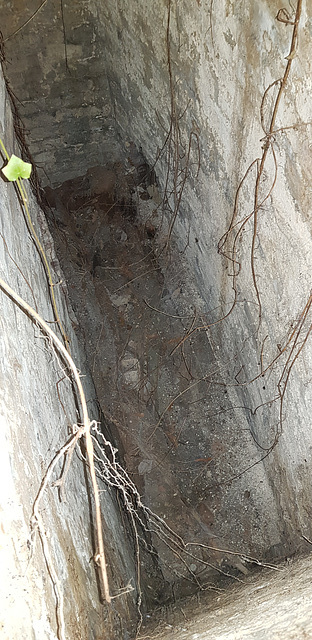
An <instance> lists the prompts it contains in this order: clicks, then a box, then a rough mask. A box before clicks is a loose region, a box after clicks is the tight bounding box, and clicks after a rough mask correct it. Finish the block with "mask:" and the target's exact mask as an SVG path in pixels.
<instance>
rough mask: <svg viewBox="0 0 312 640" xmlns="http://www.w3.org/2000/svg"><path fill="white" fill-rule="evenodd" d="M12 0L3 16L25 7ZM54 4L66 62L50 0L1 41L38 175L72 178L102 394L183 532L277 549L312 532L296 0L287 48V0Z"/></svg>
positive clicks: (245, 547)
mask: <svg viewBox="0 0 312 640" xmlns="http://www.w3.org/2000/svg"><path fill="white" fill-rule="evenodd" d="M3 4H4V3H3ZM17 5H18V3H14V2H13V3H10V4H8V5H7V4H6V6H3V8H2V12H3V17H4V20H3V32H4V36H5V37H7V36H8V35H10V34H11V33H12V31H14V29H15V28H16V27H17V26H18V25H20V24H21V23H22V22H23V21H25V19H27V17H28V16H29V15H30V14H31V13H32V12H33V11H34V10H35V8H36V7H37V5H36V7H34V6H33V5H32V3H29V4H28V6H27V15H26V14H25V11H26V10H25V8H23V12H21V10H18V11H15V12H14V8H15V9H18V6H17ZM300 6H301V3H298V7H299V8H300ZM63 9H64V22H65V27H66V28H65V40H66V47H67V65H68V68H67V69H66V56H65V48H64V41H63V39H64V30H63V23H62V19H61V18H62V17H61V14H60V5H59V4H57V3H53V2H51V3H47V4H46V5H44V6H43V7H42V9H41V10H40V13H38V14H37V15H36V16H35V17H34V18H33V20H32V21H31V22H30V23H29V24H28V25H27V26H26V27H24V29H23V30H22V31H21V32H20V33H18V34H16V35H15V36H12V37H11V38H10V39H9V40H7V42H6V55H7V61H8V64H7V67H6V70H7V74H8V75H9V78H10V80H11V83H12V86H13V88H14V91H15V93H16V95H17V97H18V98H19V100H21V102H22V103H23V104H22V105H21V107H20V109H21V114H22V116H23V118H24V119H25V122H26V124H27V127H28V129H29V142H30V148H31V150H32V152H33V154H34V157H35V158H36V160H37V161H38V162H39V165H40V163H42V164H43V165H44V169H45V171H46V172H47V174H48V176H49V177H48V179H47V178H46V177H45V178H44V181H45V184H50V185H51V186H52V187H56V186H59V185H60V183H64V182H65V181H66V180H68V179H70V178H71V179H74V178H75V177H77V179H78V182H75V180H73V182H72V183H71V185H70V184H68V183H66V184H65V185H63V188H62V187H60V191H58V190H56V193H54V194H52V200H51V206H53V207H54V210H55V214H54V215H55V216H56V227H57V240H56V241H57V242H58V246H59V251H60V255H61V260H62V264H63V268H64V271H65V272H66V275H67V279H68V281H69V282H70V283H71V299H72V301H73V304H74V306H75V311H76V313H77V316H79V322H80V328H81V331H82V338H81V339H84V340H85V343H86V345H87V347H88V349H87V350H88V353H89V357H90V366H92V368H93V376H94V380H95V385H96V389H97V396H98V400H99V403H100V405H101V407H102V411H103V412H104V413H105V414H106V415H107V417H108V419H110V420H111V421H112V424H114V425H115V427H116V431H117V430H118V436H117V437H118V438H119V440H120V442H121V446H122V448H123V453H124V459H125V461H126V463H127V468H128V470H129V472H130V473H131V474H133V477H135V479H136V481H137V484H138V486H139V489H140V492H141V494H142V496H143V497H144V499H145V500H146V502H147V504H148V505H149V506H150V507H151V508H153V509H154V510H155V511H156V512H157V513H158V514H159V515H160V516H161V517H162V518H164V519H165V521H166V522H167V523H168V524H169V525H170V526H172V527H173V528H174V529H175V530H176V531H177V532H178V533H179V534H180V535H182V534H183V535H184V536H185V540H186V541H187V542H194V541H197V542H199V543H201V544H208V546H209V547H211V546H212V547H213V546H218V547H220V546H222V547H223V548H226V549H228V548H229V547H231V548H232V549H235V550H239V551H242V552H243V553H244V554H247V553H249V554H252V555H257V556H259V557H261V558H264V557H274V558H281V557H285V556H286V555H289V554H291V553H293V552H296V551H299V550H300V549H302V538H301V535H302V534H304V535H307V536H308V537H311V535H312V531H311V522H310V520H311V519H310V499H309V488H310V485H311V464H310V463H311V446H312V441H311V436H310V432H309V427H308V425H309V416H310V413H311V394H310V391H309V389H310V371H311V347H310V343H309V340H308V338H309V331H310V322H311V320H310V303H311V300H310V277H309V276H310V272H311V255H312V252H311V249H312V247H311V234H310V222H309V216H310V209H311V192H310V177H311V154H310V136H311V127H310V124H309V123H310V122H311V101H310V93H309V88H310V77H311V14H310V10H309V7H308V5H307V3H305V2H303V3H302V8H301V13H300V16H299V14H298V16H299V18H300V19H299V22H298V25H297V27H298V39H297V40H296V41H295V42H294V48H293V49H291V41H292V33H293V29H294V26H295V24H294V23H295V11H294V10H293V9H292V8H289V9H285V10H284V9H283V10H282V7H281V6H280V4H279V3H278V2H271V1H270V2H269V0H262V1H261V2H258V3H256V4H255V3H251V5H250V6H249V7H246V3H244V2H234V1H233V2H232V1H231V0H221V1H220V2H218V3H215V2H212V1H211V0H197V1H196V2H195V0H194V2H193V3H190V2H186V1H185V2H184V0H182V1H181V2H180V1H179V2H173V0H171V2H164V1H161V2H158V3H146V2H144V1H143V0H138V2H136V3H130V2H126V0H122V1H121V2H118V3H116V2H105V3H99V2H95V1H93V0H89V1H88V2H82V1H80V2H78V1H77V2H72V3H71V5H70V6H67V5H66V4H64V6H63ZM169 9H170V14H168V10H169ZM280 10H281V11H280ZM13 17H14V20H13ZM277 17H278V18H279V19H277ZM13 23H14V24H13ZM12 27H13V29H12ZM56 42H57V46H55V44H54V43H56ZM25 50H26V52H27V56H28V62H27V64H25V63H24V60H25V59H26V57H25V55H24V53H23V52H24V51H25ZM38 51H39V52H40V53H39V55H38ZM290 53H291V55H290V58H289V54H290ZM287 58H289V59H287ZM34 60H35V61H36V62H33V61H34ZM289 62H290V63H291V64H290V65H289ZM13 63H14V64H13ZM35 64H36V65H37V67H36V71H35V72H34V71H33V70H34V69H35ZM287 66H289V73H288V72H287V78H286V77H285V83H284V84H281V80H280V79H282V78H283V75H284V73H285V70H286V69H287ZM90 82H91V84H90ZM88 83H89V84H90V90H89V89H88V87H89V84H88ZM269 87H270V88H269ZM281 87H282V88H283V91H282V94H281V99H280V100H279V102H278V104H277V103H276V100H277V98H278V91H279V89H280V88H281ZM267 89H268V91H266V90H267ZM88 91H89V93H88ZM82 101H83V102H82ZM274 104H277V106H278V110H277V115H276V118H275V121H274V126H273V129H272V128H271V130H270V123H271V120H272V115H273V113H274ZM83 105H85V106H83ZM104 105H107V109H106V110H105V109H104ZM84 109H85V110H84ZM105 114H106V115H105ZM96 121H99V122H101V126H99V127H98V126H97V125H95V122H96ZM42 123H43V129H44V131H43V135H41V133H42V129H40V127H42ZM39 129H40V131H41V133H40V131H39ZM38 131H39V133H38ZM268 134H269V135H268ZM42 148H44V157H41V156H40V153H39V152H40V149H41V150H42ZM155 163H156V164H155ZM98 165H102V166H104V165H105V166H107V165H108V166H109V170H110V171H113V173H114V175H115V179H114V185H113V187H112V189H111V191H110V193H109V194H108V193H107V194H106V195H107V197H106V199H105V198H104V200H103V198H102V196H103V193H105V190H104V192H103V193H99V192H95V191H93V192H92V189H91V190H90V184H91V183H90V180H89V177H90V174H88V173H87V169H90V170H91V173H92V168H94V167H96V166H98ZM139 167H141V168H142V167H145V168H144V171H145V173H144V172H143V174H142V175H143V178H142V179H141V180H140V170H139ZM151 167H153V172H152V171H151ZM248 167H251V168H250V170H249V171H248ZM39 168H40V167H39ZM41 168H42V169H43V167H41ZM259 172H260V173H259ZM147 175H148V176H149V181H147V179H146V176H147ZM151 176H152V177H153V179H152V180H151V179H150V178H151ZM155 176H156V177H155ZM244 176H246V178H245V180H244V181H243V182H242V180H243V177H244ZM79 184H81V185H82V186H83V185H87V189H86V191H85V193H82V191H83V189H82V191H79V186H78V185H79ZM62 189H63V190H62ZM70 189H72V192H71V196H70V197H71V200H70V199H68V197H67V196H68V190H70ZM64 194H65V195H64ZM66 194H67V195H66ZM159 194H160V196H161V197H160V196H159ZM50 196H51V193H50ZM78 196H79V198H80V200H79V206H77V207H76V208H75V207H73V206H72V203H73V202H75V197H78ZM88 198H89V200H88ZM101 198H102V199H101ZM255 203H256V205H255ZM113 205H114V206H113ZM233 211H235V218H234V219H233V218H232V216H233ZM125 212H126V215H124V213H125ZM231 220H232V221H233V222H232V223H231ZM60 230H61V231H62V230H63V232H64V234H65V237H66V238H67V242H68V241H69V242H70V244H69V245H66V242H65V241H64V238H63V240H62V239H61V237H60V233H58V232H59V231H60ZM227 230H229V233H228V234H227V235H226V236H224V234H226V232H227ZM221 238H223V239H224V240H225V241H226V243H225V244H224V243H223V242H221V244H219V249H220V251H219V254H218V243H219V242H220V239H221ZM64 242H65V243H64ZM67 246H70V251H67V249H66V247H67ZM222 251H223V253H226V255H227V258H226V257H225V256H222V255H221V254H222ZM233 268H234V269H236V271H235V272H236V273H237V278H234V280H233ZM238 272H239V273H238ZM234 302H235V305H234V306H233V303H234ZM232 307H233V308H232ZM188 334H190V335H189V337H187V338H186V336H187V335H188ZM185 338H186V339H185ZM113 421H115V422H113ZM216 541H217V542H216ZM155 544H157V545H158V546H157V549H158V552H159V553H160V554H161V555H162V559H163V565H162V568H163V571H164V572H165V575H166V578H167V579H168V581H170V582H171V583H177V584H178V585H179V589H180V588H181V580H182V578H183V580H185V579H186V577H185V572H184V569H183V570H182V569H181V566H180V564H179V561H178V560H176V558H175V559H174V560H173V557H172V555H170V553H168V550H165V549H164V548H163V547H162V545H161V544H160V543H159V542H156V543H155ZM210 551H211V550H210ZM198 553H199V552H198ZM212 560H213V561H214V562H215V561H218V562H223V563H224V562H226V563H229V564H231V563H232V564H233V558H232V560H231V559H229V557H228V556H224V554H223V555H222V556H221V558H220V557H217V558H216V554H215V553H214V552H212V553H211V554H209V550H207V549H206V551H205V554H204V556H202V555H200V553H199V559H196V561H195V560H194V561H191V560H189V562H188V564H189V567H190V566H192V568H191V569H190V572H191V574H190V575H191V577H190V580H193V581H194V580H195V583H196V579H197V580H199V581H200V580H201V579H202V578H203V580H205V576H204V577H203V564H202V561H207V562H210V561H212ZM236 564H237V563H236ZM222 566H223V565H222ZM234 568H235V563H234ZM237 568H238V569H240V570H242V565H241V564H240V565H239V566H238V567H237V566H236V569H237ZM181 576H182V578H181ZM183 588H185V589H186V587H185V584H184V587H183Z"/></svg>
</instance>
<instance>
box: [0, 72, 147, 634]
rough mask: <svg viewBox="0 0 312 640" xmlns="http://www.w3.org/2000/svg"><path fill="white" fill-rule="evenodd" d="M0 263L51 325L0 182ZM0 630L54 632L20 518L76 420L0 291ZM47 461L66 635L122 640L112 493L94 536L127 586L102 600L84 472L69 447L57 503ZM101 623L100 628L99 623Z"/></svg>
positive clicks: (88, 387) (50, 251)
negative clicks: (62, 491)
mask: <svg viewBox="0 0 312 640" xmlns="http://www.w3.org/2000/svg"><path fill="white" fill-rule="evenodd" d="M0 114H1V120H0V137H1V139H2V140H4V141H5V145H6V147H7V149H8V150H9V152H10V153H12V152H15V153H16V154H17V155H19V150H18V148H17V145H16V143H15V142H14V137H13V127H12V117H11V112H10V108H9V101H8V97H7V94H6V91H5V87H4V82H3V79H2V78H1V83H0ZM26 188H27V192H28V195H29V208H30V212H31V217H32V221H33V223H34V225H35V228H36V230H37V233H38V235H39V237H40V241H41V243H42V245H43V246H44V249H45V251H46V255H47V256H48V258H49V262H50V265H51V268H52V265H53V281H54V282H55V283H57V282H59V283H60V284H59V286H58V287H57V286H55V289H54V291H55V295H56V299H57V303H58V308H59V313H60V316H61V318H62V319H63V322H64V325H65V327H66V331H67V334H68V336H69V339H70V343H71V353H72V356H73V357H74V359H75V360H76V363H77V366H78V367H79V369H80V370H81V372H82V374H83V376H84V377H83V384H84V387H85V392H86V396H87V401H88V407H89V411H90V415H91V417H92V418H94V419H98V417H99V412H98V407H97V404H96V401H95V400H96V395H95V390H94V386H93V383H92V380H91V377H90V375H89V373H88V366H87V363H86V358H85V355H84V353H83V350H82V349H81V348H79V346H78V344H77V340H76V337H75V334H74V331H73V325H74V324H75V322H77V321H76V319H75V316H74V313H73V311H72V308H71V306H70V304H69V301H68V297H67V292H66V288H64V280H63V285H62V279H63V276H62V273H61V271H60V268H59V263H58V261H57V258H56V256H55V253H54V246H53V241H52V238H51V236H50V234H49V231H48V228H47V224H46V220H45V218H44V215H43V213H42V211H40V209H39V208H38V206H37V204H36V201H35V200H34V198H33V196H32V194H31V193H29V189H28V187H26ZM0 201H1V207H0V233H1V236H0V264H1V269H0V272H1V278H2V279H4V280H5V281H6V282H7V283H8V284H9V286H11V287H12V288H13V289H14V290H15V291H16V292H17V293H18V294H19V295H20V296H21V297H22V298H24V300H26V301H27V302H28V303H29V304H30V305H31V306H32V307H33V308H37V309H38V313H39V314H40V315H41V316H42V317H43V319H44V320H45V321H46V322H51V323H54V317H53V312H52V308H51V303H50V298H49V288H48V285H47V278H46V275H45V272H44V270H43V267H42V264H41V260H40V257H39V255H38V252H37V250H36V249H35V246H34V243H33V241H32V239H31V237H30V234H29V232H28V229H27V224H26V220H25V219H24V216H23V213H22V210H21V208H20V206H19V204H18V199H17V196H16V193H15V190H14V186H13V184H12V183H5V182H4V181H3V180H1V181H0ZM0 298H1V314H0V397H1V401H0V438H1V445H0V477H1V480H0V505H1V506H0V522H1V524H0V538H1V544H0V566H1V580H0V601H1V614H0V635H1V638H3V640H9V639H10V640H11V639H13V638H16V639H17V638H19V639H20V640H26V639H27V640H30V639H32V640H48V639H49V640H52V638H53V639H55V638H57V637H60V636H59V635H58V632H57V620H56V599H55V593H54V590H53V586H52V583H51V580H50V578H49V573H48V570H47V566H46V563H45V560H44V557H43V552H42V548H41V544H40V539H39V534H38V531H37V532H34V533H33V536H31V529H30V520H31V516H32V508H33V503H34V500H35V498H36V496H37V494H38V491H39V488H40V486H41V483H42V479H43V477H44V475H45V473H46V471H47V468H48V465H49V464H50V462H51V461H52V459H53V458H54V456H55V454H56V453H57V451H58V450H59V449H60V447H62V446H63V445H64V444H65V443H66V442H67V440H68V438H69V434H70V433H71V432H72V431H71V430H72V427H73V425H74V424H75V423H77V422H79V414H78V413H77V404H76V403H75V396H74V394H73V388H72V385H71V383H70V380H69V379H68V377H67V376H66V375H65V371H64V366H63V364H62V362H61V361H60V359H59V358H58V357H57V354H56V353H55V351H54V350H53V349H52V348H51V345H50V344H49V341H48V340H46V339H45V338H44V337H43V336H42V334H41V333H40V331H39V328H38V327H36V326H35V325H34V324H33V323H32V322H31V320H30V318H28V317H27V316H26V315H25V314H24V313H23V312H22V310H21V309H19V308H18V307H17V306H16V305H15V304H14V303H13V302H12V301H11V299H10V298H8V297H7V295H5V294H4V292H3V291H2V290H1V291H0ZM62 467H63V464H58V465H57V467H56V470H55V472H54V473H53V476H52V479H51V482H50V483H48V487H47V489H46V492H45V495H44V497H43V500H42V504H41V515H42V518H43V522H44V527H45V530H46V534H47V538H48V544H49V547H50V553H51V556H52V559H53V563H54V566H55V569H56V572H57V575H58V579H59V581H60V584H61V589H62V592H63V595H64V616H65V634H66V638H68V640H69V639H70V638H77V639H78V638H81V639H82V638H83V639H84V640H85V639H87V638H88V639H90V640H91V639H94V640H95V639H98V640H100V638H103V637H105V638H112V639H113V638H116V634H121V635H120V637H121V636H122V637H125V638H126V637H128V636H127V634H129V633H132V632H134V628H135V620H136V606H135V599H136V587H135V568H134V552H133V544H132V543H131V540H130V538H129V535H128V533H127V528H126V525H125V519H124V517H123V516H122V514H121V511H120V505H117V503H116V499H115V496H114V494H113V493H111V492H109V491H108V490H107V487H106V485H103V484H100V488H101V495H102V508H103V514H105V520H104V521H103V527H104V539H105V543H106V549H107V553H108V557H109V563H108V565H109V566H108V574H109V581H110V585H111V590H112V595H117V594H118V593H119V592H120V590H122V589H124V588H125V587H126V586H127V585H128V584H132V586H133V587H134V589H133V591H132V592H130V593H128V594H127V595H123V596H122V597H119V598H117V599H116V600H113V603H114V604H113V607H108V606H107V605H106V604H103V602H102V596H101V593H100V591H99V583H98V576H97V572H96V570H95V565H94V562H93V560H92V558H93V555H94V552H95V551H94V537H93V534H94V527H93V504H92V497H91V488H90V483H89V479H88V471H87V469H86V468H85V467H84V463H83V461H82V460H81V454H79V455H78V452H77V454H74V456H73V458H72V462H71V467H70V471H69V474H68V476H67V481H66V484H65V497H66V500H65V501H60V499H59V494H58V489H57V488H56V487H55V486H53V482H54V481H56V480H57V479H58V478H59V476H60V474H61V471H62ZM103 629H105V633H104V631H103Z"/></svg>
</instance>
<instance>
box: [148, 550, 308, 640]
mask: <svg viewBox="0 0 312 640" xmlns="http://www.w3.org/2000/svg"><path fill="white" fill-rule="evenodd" d="M311 577H312V573H311V558H309V559H305V560H300V561H296V562H293V563H289V564H288V565H286V566H283V567H279V570H278V571H276V570H274V571H268V570H265V571H263V572H262V573H261V574H260V575H259V574H257V575H255V576H252V577H249V578H247V579H245V584H244V585H235V586H232V587H231V588H230V589H227V590H226V591H225V592H223V593H222V592H220V593H219V594H216V593H214V594H213V593H211V592H210V593H206V594H198V596H197V597H194V598H192V599H191V600H190V601H189V602H181V601H180V602H177V603H176V604H175V605H172V606H171V607H167V609H166V610H164V611H162V612H161V615H159V614H158V615H157V616H155V617H156V619H157V617H158V621H157V622H156V620H154V621H153V625H149V626H148V627H147V628H146V629H144V630H143V631H142V636H143V637H151V638H153V637H157V639H158V640H207V639H208V638H210V639H211V640H263V639H264V638H265V639H266V640H309V639H310V638H312V624H311V608H310V602H311Z"/></svg>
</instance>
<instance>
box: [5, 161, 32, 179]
mask: <svg viewBox="0 0 312 640" xmlns="http://www.w3.org/2000/svg"><path fill="white" fill-rule="evenodd" d="M2 173H3V174H4V175H5V177H6V178H7V180H10V182H13V181H14V180H17V179H18V178H29V176H30V174H31V164H29V162H24V161H23V160H21V158H18V157H17V156H14V155H12V156H11V158H10V160H9V162H8V164H7V165H6V166H5V167H4V168H3V169H2Z"/></svg>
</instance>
